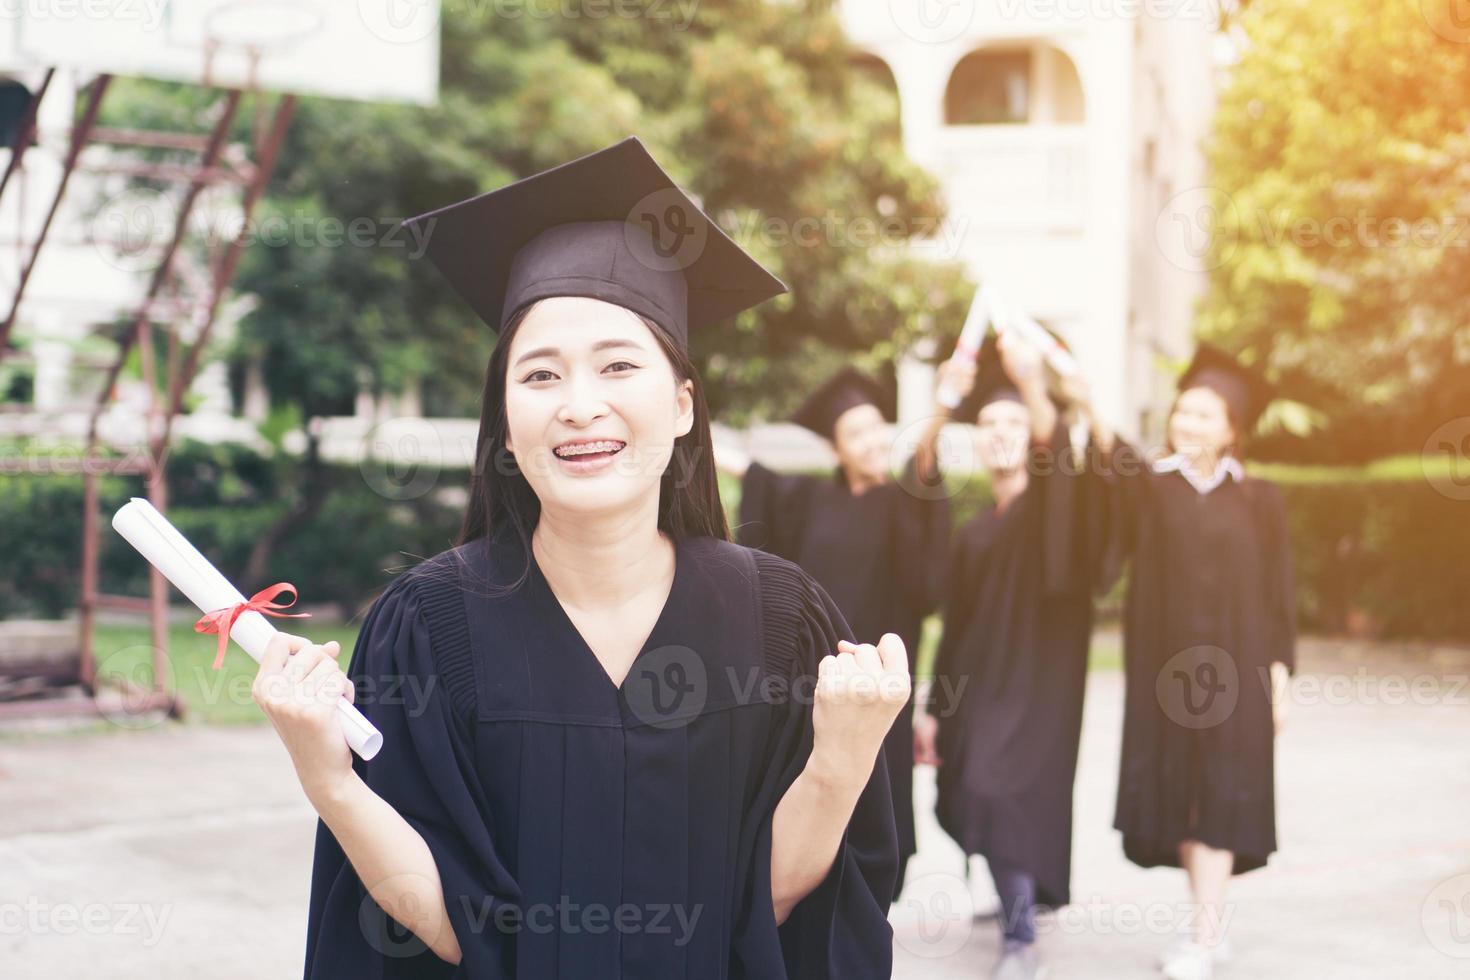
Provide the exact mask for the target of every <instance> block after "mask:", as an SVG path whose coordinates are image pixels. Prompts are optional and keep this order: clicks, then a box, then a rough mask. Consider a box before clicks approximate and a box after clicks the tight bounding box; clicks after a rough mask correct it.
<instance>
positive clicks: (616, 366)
mask: <svg viewBox="0 0 1470 980" xmlns="http://www.w3.org/2000/svg"><path fill="white" fill-rule="evenodd" d="M637 368H638V365H636V364H634V363H633V362H632V361H613V362H612V363H611V364H609V365H608V366H607V367H605V368H603V370H604V371H634V370H637Z"/></svg>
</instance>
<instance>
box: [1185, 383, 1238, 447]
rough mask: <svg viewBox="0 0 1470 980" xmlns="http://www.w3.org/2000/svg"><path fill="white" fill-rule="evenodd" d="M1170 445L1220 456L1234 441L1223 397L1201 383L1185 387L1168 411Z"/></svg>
mask: <svg viewBox="0 0 1470 980" xmlns="http://www.w3.org/2000/svg"><path fill="white" fill-rule="evenodd" d="M1168 436H1169V445H1170V446H1171V447H1173V448H1174V450H1175V451H1176V452H1181V453H1183V454H1184V455H1186V456H1190V457H1195V456H1200V455H1208V456H1214V457H1217V458H1218V457H1219V456H1221V455H1223V454H1224V453H1225V451H1226V450H1228V449H1229V448H1230V447H1231V446H1233V445H1234V444H1235V427H1234V426H1233V425H1231V423H1230V410H1229V408H1227V406H1226V404H1225V399H1223V398H1221V397H1220V395H1219V394H1218V393H1217V392H1216V391H1215V390H1214V389H1213V388H1206V387H1204V386H1203V385H1201V386H1199V387H1195V388H1186V389H1185V390H1184V391H1182V392H1180V393H1179V397H1178V398H1177V399H1176V400H1175V401H1174V410H1173V411H1172V412H1170V413H1169V432H1168Z"/></svg>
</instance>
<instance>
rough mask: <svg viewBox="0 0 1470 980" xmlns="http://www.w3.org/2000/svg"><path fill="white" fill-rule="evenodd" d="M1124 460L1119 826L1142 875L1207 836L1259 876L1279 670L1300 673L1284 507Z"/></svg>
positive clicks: (1262, 488) (1270, 843) (1272, 816)
mask: <svg viewBox="0 0 1470 980" xmlns="http://www.w3.org/2000/svg"><path fill="white" fill-rule="evenodd" d="M1114 455H1115V457H1116V458H1115V459H1114V461H1113V463H1112V465H1111V466H1109V467H1108V469H1109V471H1110V473H1112V474H1113V478H1114V479H1115V481H1116V483H1117V485H1118V487H1119V488H1120V491H1121V492H1120V494H1119V495H1118V498H1117V499H1118V504H1119V507H1120V516H1121V519H1122V521H1123V523H1124V533H1123V534H1122V535H1120V537H1119V539H1118V545H1119V547H1118V549H1117V550H1116V554H1115V556H1114V557H1113V559H1112V564H1113V565H1114V570H1116V568H1117V567H1119V566H1121V563H1122V561H1123V560H1126V559H1131V571H1130V572H1129V587H1128V600H1127V605H1126V613H1125V621H1124V660H1125V672H1126V681H1127V693H1126V697H1125V701H1124V716H1123V755H1122V761H1121V765H1120V768H1119V782H1118V806H1117V813H1116V820H1115V826H1116V827H1117V829H1118V830H1120V831H1122V832H1123V849H1124V852H1125V853H1126V854H1127V856H1128V858H1129V859H1130V860H1132V861H1134V862H1135V863H1137V864H1139V865H1142V866H1143V867H1154V866H1157V865H1170V866H1174V867H1177V866H1178V865H1179V850H1178V849H1179V843H1180V842H1181V841H1183V840H1198V841H1202V842H1204V843H1206V844H1209V845H1210V846H1212V847H1217V848H1224V849H1228V850H1231V851H1234V852H1235V873H1236V874H1240V873H1242V872H1245V871H1250V870H1252V869H1253V868H1258V867H1260V866H1262V865H1263V864H1265V863H1266V858H1267V857H1268V856H1269V855H1270V854H1271V853H1272V852H1273V851H1274V850H1275V849H1276V804H1275V776H1274V750H1275V731H1274V724H1273V721H1272V714H1271V701H1270V691H1271V680H1270V665H1271V663H1272V662H1273V661H1280V662H1282V663H1285V664H1286V665H1287V666H1288V667H1289V668H1291V669H1293V670H1294V669H1295V666H1296V655H1295V646H1296V612H1295V608H1296V606H1295V597H1294V594H1293V584H1292V567H1291V551H1290V542H1289V540H1288V538H1287V530H1286V507H1285V504H1284V503H1283V501H1282V497H1281V492H1280V490H1279V489H1278V488H1277V487H1276V486H1275V485H1274V484H1271V483H1268V482H1266V481H1264V480H1258V479H1254V478H1250V477H1247V478H1246V479H1245V480H1243V481H1239V482H1237V481H1236V480H1233V479H1227V480H1226V481H1225V482H1224V483H1223V484H1221V485H1220V486H1219V487H1217V488H1215V489H1214V490H1212V491H1211V492H1209V493H1207V494H1201V493H1199V492H1198V491H1196V490H1195V489H1194V487H1193V486H1191V485H1190V483H1189V481H1188V480H1186V479H1185V477H1184V476H1183V475H1182V474H1180V473H1178V472H1164V473H1158V472H1154V470H1153V469H1152V468H1151V467H1150V466H1149V465H1148V464H1147V463H1146V462H1145V461H1144V460H1142V459H1141V458H1140V456H1139V454H1138V452H1137V451H1136V450H1134V449H1133V448H1132V447H1129V446H1120V447H1119V449H1118V450H1117V452H1116V453H1115V454H1114Z"/></svg>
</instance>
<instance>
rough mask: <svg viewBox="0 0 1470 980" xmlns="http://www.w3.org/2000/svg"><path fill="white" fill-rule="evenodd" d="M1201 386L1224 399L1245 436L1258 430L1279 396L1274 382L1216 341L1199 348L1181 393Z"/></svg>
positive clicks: (1182, 380)
mask: <svg viewBox="0 0 1470 980" xmlns="http://www.w3.org/2000/svg"><path fill="white" fill-rule="evenodd" d="M1199 387H1204V388H1209V389H1210V390H1212V391H1214V392H1215V393H1216V394H1217V395H1219V396H1220V397H1221V398H1222V399H1224V401H1225V404H1226V405H1227V406H1229V408H1230V417H1231V420H1232V422H1234V424H1235V426H1236V429H1237V433H1236V434H1237V435H1239V436H1241V437H1244V436H1246V435H1249V434H1250V432H1251V431H1252V430H1253V429H1255V427H1256V422H1257V421H1259V420H1260V418H1261V413H1262V412H1264V411H1265V410H1266V406H1267V405H1269V404H1270V403H1271V400H1272V399H1273V398H1275V397H1276V389H1275V388H1274V387H1272V385H1271V383H1270V382H1268V381H1267V380H1266V379H1265V378H1263V377H1261V375H1260V374H1258V373H1257V372H1255V371H1253V370H1251V369H1250V368H1248V367H1246V366H1245V365H1243V364H1241V363H1240V362H1239V361H1237V360H1236V359H1235V358H1234V357H1231V356H1230V355H1229V354H1227V353H1226V352H1225V351H1223V350H1221V349H1220V348H1218V347H1215V346H1214V345H1212V344H1200V345H1199V346H1198V347H1196V348H1195V352H1194V360H1193V361H1191V362H1190V364H1189V367H1187V368H1185V369H1184V373H1183V374H1181V375H1180V376H1179V390H1180V391H1181V392H1182V391H1186V390H1188V389H1190V388H1199Z"/></svg>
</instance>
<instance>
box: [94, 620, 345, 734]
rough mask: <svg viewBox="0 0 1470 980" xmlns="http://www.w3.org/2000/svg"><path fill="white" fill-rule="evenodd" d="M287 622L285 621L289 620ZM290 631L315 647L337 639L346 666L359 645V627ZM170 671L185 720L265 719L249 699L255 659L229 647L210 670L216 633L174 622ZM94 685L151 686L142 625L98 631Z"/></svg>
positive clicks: (316, 624) (149, 650)
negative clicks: (120, 680)
mask: <svg viewBox="0 0 1470 980" xmlns="http://www.w3.org/2000/svg"><path fill="white" fill-rule="evenodd" d="M287 622H289V621H287ZM284 629H285V631H286V632H288V633H295V634H296V635H298V636H306V637H309V638H310V639H311V640H312V641H313V642H315V643H326V642H327V641H329V640H336V641H337V642H338V643H340V644H341V645H342V655H341V657H340V662H341V664H342V665H343V667H346V665H347V661H348V660H349V659H350V658H351V656H352V646H353V644H354V643H355V642H356V641H357V626H356V625H351V626H348V625H343V624H342V623H337V622H331V621H327V620H321V619H316V618H313V619H310V620H305V621H301V622H291V623H290V625H287V626H285V627H284ZM168 636H169V640H168V642H169V667H170V674H171V675H172V676H171V677H169V678H167V679H166V680H165V686H166V687H168V688H169V689H170V690H173V691H175V692H177V693H178V694H179V695H180V696H182V697H183V699H184V708H185V713H186V717H187V718H188V719H189V720H191V721H200V722H204V723H207V724H214V725H233V724H244V723H252V722H261V721H264V720H265V716H264V715H263V714H261V711H260V708H259V707H258V706H257V705H256V703H255V701H254V700H252V699H251V697H250V684H251V682H252V681H253V680H254V679H255V672H256V670H257V667H256V663H255V661H253V660H251V659H250V656H249V654H247V653H245V651H244V650H241V649H240V647H239V646H238V645H237V644H234V643H231V644H230V646H229V648H228V650H227V652H226V653H225V662H224V663H223V664H221V665H220V669H219V670H217V671H216V670H214V669H213V664H214V654H215V645H216V644H217V643H218V640H217V638H216V637H215V636H214V635H212V634H211V635H205V634H202V633H195V632H194V629H193V626H192V625H189V624H185V623H176V624H173V625H171V626H170V627H169V634H168ZM94 650H95V651H96V655H97V677H98V682H99V683H101V684H104V685H105V684H106V683H107V680H108V678H118V677H121V678H126V679H127V680H129V681H131V682H132V683H133V684H136V685H138V686H140V687H151V686H152V684H153V647H152V645H151V640H150V635H149V631H148V627H147V625H146V624H139V625H137V626H133V625H126V626H119V625H106V626H99V627H97V639H96V644H95V646H94Z"/></svg>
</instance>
